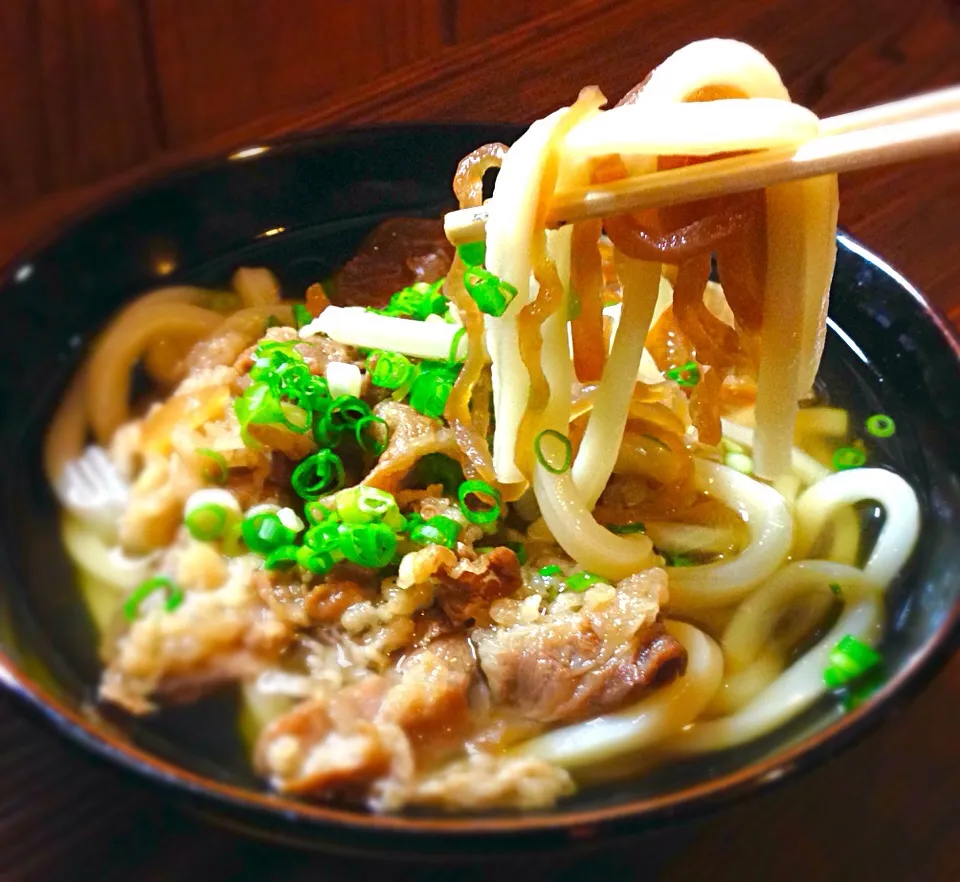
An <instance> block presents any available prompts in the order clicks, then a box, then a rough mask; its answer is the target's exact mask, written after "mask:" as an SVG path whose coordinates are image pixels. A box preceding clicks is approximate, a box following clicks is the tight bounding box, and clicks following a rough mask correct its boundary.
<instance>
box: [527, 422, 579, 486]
mask: <svg viewBox="0 0 960 882" xmlns="http://www.w3.org/2000/svg"><path fill="white" fill-rule="evenodd" d="M547 438H550V439H553V440H554V441H557V442H559V443H560V444H561V445H562V447H563V459H562V460H561V462H560V465H554V463H553V462H551V461H550V460H549V459H548V458H547V455H546V453H544V451H543V442H544V439H547ZM533 452H534V453H535V454H536V455H537V462H539V463H540V465H542V466H543V467H544V468H545V469H546V470H547V471H548V472H550V473H552V474H554V475H562V474H564V472H567V471H569V469H570V463H571V461H572V460H573V447H572V445H571V444H570V439H569V438H568V437H567V436H566V435H564V434H563V433H562V432H558V431H557V430H556V429H544V430H543V431H542V432H541V433H540V434H539V435H537V437H536V438H535V439H534V441H533Z"/></svg>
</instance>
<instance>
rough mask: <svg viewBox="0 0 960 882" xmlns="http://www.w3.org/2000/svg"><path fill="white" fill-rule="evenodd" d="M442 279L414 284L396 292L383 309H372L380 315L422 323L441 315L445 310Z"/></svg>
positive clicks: (445, 300)
mask: <svg viewBox="0 0 960 882" xmlns="http://www.w3.org/2000/svg"><path fill="white" fill-rule="evenodd" d="M442 287H443V279H438V280H437V281H436V282H430V283H427V282H416V283H414V284H413V285H411V286H410V287H409V288H403V289H402V290H400V291H397V293H396V294H394V295H393V296H392V297H391V298H390V303H388V304H387V306H385V307H384V308H383V309H373V310H371V312H379V313H381V314H382V315H392V316H400V317H403V318H413V319H417V320H419V321H423V320H425V319H426V318H427V316H430V315H443V313H444V312H445V311H446V309H447V305H448V304H447V298H446V297H444V296H443V294H442V293H440V289H441V288H442Z"/></svg>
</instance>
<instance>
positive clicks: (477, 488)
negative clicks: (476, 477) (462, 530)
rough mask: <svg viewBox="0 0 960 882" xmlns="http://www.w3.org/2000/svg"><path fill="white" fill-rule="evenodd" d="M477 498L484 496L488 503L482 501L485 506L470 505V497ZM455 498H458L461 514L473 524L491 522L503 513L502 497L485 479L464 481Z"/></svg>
mask: <svg viewBox="0 0 960 882" xmlns="http://www.w3.org/2000/svg"><path fill="white" fill-rule="evenodd" d="M471 496H475V497H477V499H480V500H481V502H482V501H483V500H482V497H486V499H488V500H490V502H489V503H483V504H484V505H485V506H486V507H484V508H480V509H476V508H471V507H470V497H471ZM457 498H458V499H459V500H460V511H462V512H463V516H464V517H465V518H466V519H467V520H468V521H470V522H471V523H473V524H492V523H493V522H494V521H495V520H496V519H497V518H499V517H500V516H501V514H502V513H503V497H502V496H501V495H500V491H499V490H497V489H496V488H495V487H491V486H490V484H488V483H487V482H486V481H464V482H463V483H462V484H461V485H460V489H459V490H458V491H457Z"/></svg>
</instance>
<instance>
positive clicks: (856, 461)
mask: <svg viewBox="0 0 960 882" xmlns="http://www.w3.org/2000/svg"><path fill="white" fill-rule="evenodd" d="M866 461H867V455H866V454H865V453H864V452H863V451H862V450H858V449H857V448H856V447H841V448H839V449H838V450H835V451H834V452H833V467H834V468H835V469H836V470H837V471H838V472H842V471H846V470H847V469H858V468H860V466H862V465H864V464H865V463H866Z"/></svg>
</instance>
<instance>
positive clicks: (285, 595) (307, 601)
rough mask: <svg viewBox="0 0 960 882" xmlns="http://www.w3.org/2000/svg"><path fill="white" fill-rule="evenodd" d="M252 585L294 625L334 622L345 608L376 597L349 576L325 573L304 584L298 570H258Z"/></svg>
mask: <svg viewBox="0 0 960 882" xmlns="http://www.w3.org/2000/svg"><path fill="white" fill-rule="evenodd" d="M253 584H254V586H255V587H256V589H257V593H258V594H259V595H260V599H261V600H263V602H264V603H265V604H266V605H267V606H268V607H270V609H271V610H272V611H273V613H274V615H276V617H277V618H278V619H281V620H282V621H284V622H289V623H290V624H291V625H293V626H295V627H297V628H311V627H313V626H314V625H317V624H336V623H338V622H339V621H340V616H341V615H343V612H344V610H346V609H347V608H348V607H350V606H353V604H355V603H360V602H361V601H370V600H372V599H373V598H374V597H375V592H374V591H373V590H371V589H370V588H368V587H364V586H363V585H361V584H360V583H358V582H356V581H354V580H352V579H342V578H341V579H336V578H332V577H331V576H328V577H327V579H326V580H325V581H323V582H320V583H315V584H304V583H303V582H302V581H301V580H300V577H299V575H298V571H297V570H257V571H256V572H255V573H254V574H253Z"/></svg>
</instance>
